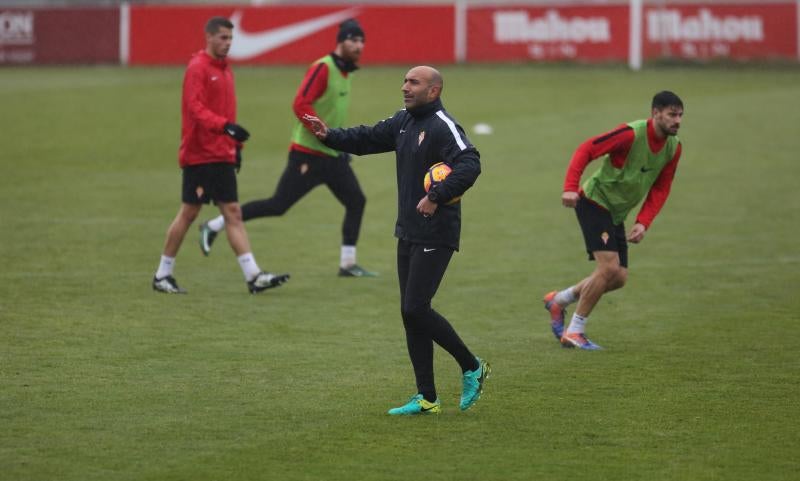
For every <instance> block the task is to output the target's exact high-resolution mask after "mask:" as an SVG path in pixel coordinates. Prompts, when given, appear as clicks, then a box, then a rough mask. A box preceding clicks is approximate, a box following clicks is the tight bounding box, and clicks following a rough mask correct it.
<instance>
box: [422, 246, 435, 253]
mask: <svg viewBox="0 0 800 481" xmlns="http://www.w3.org/2000/svg"><path fill="white" fill-rule="evenodd" d="M435 250H436V248H433V249H428V248H427V247H423V248H422V252H433V251H435Z"/></svg>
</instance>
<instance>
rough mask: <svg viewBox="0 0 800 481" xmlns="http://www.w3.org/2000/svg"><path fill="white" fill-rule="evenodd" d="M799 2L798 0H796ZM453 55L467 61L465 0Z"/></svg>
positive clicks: (458, 9) (460, 2) (460, 1)
mask: <svg viewBox="0 0 800 481" xmlns="http://www.w3.org/2000/svg"><path fill="white" fill-rule="evenodd" d="M797 1H799V2H800V0H797ZM453 8H454V9H455V28H456V31H455V39H454V40H455V56H456V63H464V62H466V61H467V0H455V2H454V3H453Z"/></svg>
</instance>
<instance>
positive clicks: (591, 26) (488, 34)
mask: <svg viewBox="0 0 800 481" xmlns="http://www.w3.org/2000/svg"><path fill="white" fill-rule="evenodd" d="M629 20H630V13H629V10H628V7H627V5H606V6H601V5H583V6H527V5H513V6H487V7H481V6H475V7H470V8H469V9H468V10H467V32H468V41H467V60H468V61H473V62H506V61H529V60H534V61H547V60H577V61H582V62H604V61H625V60H626V59H627V58H628V44H629V36H630V33H629Z"/></svg>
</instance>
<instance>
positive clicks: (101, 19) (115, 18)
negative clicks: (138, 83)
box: [0, 7, 119, 65]
mask: <svg viewBox="0 0 800 481" xmlns="http://www.w3.org/2000/svg"><path fill="white" fill-rule="evenodd" d="M117 62H119V9H118V8H88V7H87V8H69V9H66V8H63V9H35V8H34V9H25V8H6V9H3V8H0V65H2V64H30V63H37V64H43V63H45V64H52V63H117Z"/></svg>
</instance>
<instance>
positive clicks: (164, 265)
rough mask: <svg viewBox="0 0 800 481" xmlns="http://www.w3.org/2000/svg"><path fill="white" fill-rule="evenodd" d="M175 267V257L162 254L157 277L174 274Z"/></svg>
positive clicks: (161, 277)
mask: <svg viewBox="0 0 800 481" xmlns="http://www.w3.org/2000/svg"><path fill="white" fill-rule="evenodd" d="M174 268H175V258H174V257H167V256H161V262H159V263H158V270H157V271H156V279H163V278H165V277H167V276H171V275H172V269H174Z"/></svg>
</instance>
